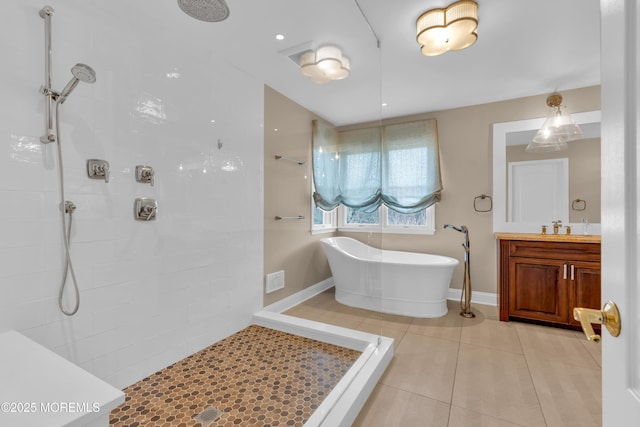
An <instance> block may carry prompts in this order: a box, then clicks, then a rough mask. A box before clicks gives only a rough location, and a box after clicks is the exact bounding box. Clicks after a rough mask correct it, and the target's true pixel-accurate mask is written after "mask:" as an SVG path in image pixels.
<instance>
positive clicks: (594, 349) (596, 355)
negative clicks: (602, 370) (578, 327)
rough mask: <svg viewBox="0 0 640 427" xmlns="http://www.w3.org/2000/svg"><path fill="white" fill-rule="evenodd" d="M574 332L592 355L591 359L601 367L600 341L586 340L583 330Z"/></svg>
mask: <svg viewBox="0 0 640 427" xmlns="http://www.w3.org/2000/svg"><path fill="white" fill-rule="evenodd" d="M575 334H576V337H577V338H578V340H580V342H581V343H582V346H583V347H584V348H585V349H586V350H587V351H588V352H589V354H590V355H591V357H593V360H595V362H596V363H597V364H598V366H600V367H602V343H596V342H593V341H589V340H587V337H586V336H585V335H584V333H583V332H576V333H575Z"/></svg>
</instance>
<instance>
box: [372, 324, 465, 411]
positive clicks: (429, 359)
mask: <svg viewBox="0 0 640 427" xmlns="http://www.w3.org/2000/svg"><path fill="white" fill-rule="evenodd" d="M458 345H459V344H458V343H457V342H453V341H448V340H443V339H439V338H433V337H428V336H423V335H416V334H410V333H406V334H405V336H404V338H403V339H402V341H401V342H400V344H399V345H398V346H397V347H396V348H395V354H394V357H393V360H392V361H391V363H390V365H389V367H388V368H387V371H386V372H385V374H384V375H383V377H382V378H381V380H380V382H381V383H382V384H385V385H388V386H391V387H395V388H399V389H401V390H404V391H408V392H412V393H416V394H420V395H422V396H425V397H430V398H432V399H436V400H439V401H441V402H446V403H450V402H451V390H452V388H453V380H454V376H455V369H456V359H457V351H458Z"/></svg>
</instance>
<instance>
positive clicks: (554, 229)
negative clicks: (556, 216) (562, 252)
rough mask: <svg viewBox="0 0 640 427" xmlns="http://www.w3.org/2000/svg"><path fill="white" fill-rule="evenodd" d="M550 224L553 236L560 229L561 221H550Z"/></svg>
mask: <svg viewBox="0 0 640 427" xmlns="http://www.w3.org/2000/svg"><path fill="white" fill-rule="evenodd" d="M551 223H552V224H553V234H558V230H559V229H560V227H562V221H561V220H557V221H552V222H551Z"/></svg>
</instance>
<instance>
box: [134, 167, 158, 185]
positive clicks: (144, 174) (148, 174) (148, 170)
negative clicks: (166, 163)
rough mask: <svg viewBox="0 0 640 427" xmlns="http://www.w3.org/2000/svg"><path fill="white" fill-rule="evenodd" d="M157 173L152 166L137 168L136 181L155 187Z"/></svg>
mask: <svg viewBox="0 0 640 427" xmlns="http://www.w3.org/2000/svg"><path fill="white" fill-rule="evenodd" d="M154 176H155V172H154V171H153V168H152V167H151V166H143V165H138V166H136V181H138V182H141V183H143V184H151V186H152V187H153V182H154Z"/></svg>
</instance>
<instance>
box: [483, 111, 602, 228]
mask: <svg viewBox="0 0 640 427" xmlns="http://www.w3.org/2000/svg"><path fill="white" fill-rule="evenodd" d="M572 116H573V118H574V120H575V122H576V124H578V125H579V126H580V128H581V129H582V131H583V133H584V134H585V138H584V139H581V140H578V141H573V142H570V143H569V149H568V150H565V151H559V152H552V153H527V152H526V151H525V148H526V146H527V144H528V143H529V141H531V140H532V139H533V136H534V135H535V133H536V132H537V131H538V129H540V127H541V126H542V123H543V122H544V120H545V118H544V117H543V118H539V119H530V120H519V121H514V122H504V123H495V124H494V125H493V199H494V212H493V231H494V232H522V233H539V232H540V229H541V227H540V226H541V225H543V224H544V225H549V226H551V222H552V221H555V220H562V223H563V224H565V225H571V226H572V229H573V230H572V234H583V233H584V232H585V227H584V226H583V223H582V219H583V218H585V219H588V220H589V223H590V224H589V226H588V229H587V233H588V234H600V172H599V170H600V111H590V112H586V113H576V114H572ZM536 174H537V175H536ZM523 177H524V178H523ZM565 179H566V181H565ZM538 196H539V197H538ZM552 196H555V197H552ZM563 234H564V233H563Z"/></svg>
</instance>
